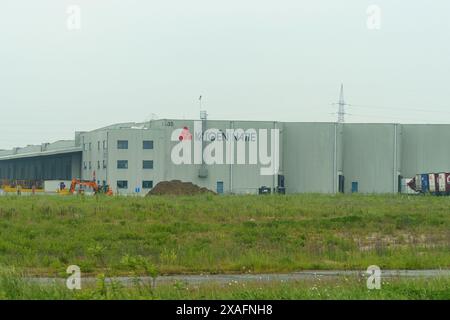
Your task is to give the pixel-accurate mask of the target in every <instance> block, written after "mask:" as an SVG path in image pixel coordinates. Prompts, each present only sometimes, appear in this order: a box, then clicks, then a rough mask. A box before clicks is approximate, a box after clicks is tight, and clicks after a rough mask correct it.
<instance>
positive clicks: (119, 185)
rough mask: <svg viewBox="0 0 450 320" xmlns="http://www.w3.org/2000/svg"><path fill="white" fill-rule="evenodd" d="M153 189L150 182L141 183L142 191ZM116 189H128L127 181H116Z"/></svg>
mask: <svg viewBox="0 0 450 320" xmlns="http://www.w3.org/2000/svg"><path fill="white" fill-rule="evenodd" d="M151 188H153V181H152V180H145V181H142V189H151ZM117 189H128V180H117Z"/></svg>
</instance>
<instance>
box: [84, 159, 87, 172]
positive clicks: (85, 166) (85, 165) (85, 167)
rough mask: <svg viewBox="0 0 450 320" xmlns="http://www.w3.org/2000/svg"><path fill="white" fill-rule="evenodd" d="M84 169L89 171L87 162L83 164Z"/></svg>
mask: <svg viewBox="0 0 450 320" xmlns="http://www.w3.org/2000/svg"><path fill="white" fill-rule="evenodd" d="M83 168H84V170H86V169H87V164H86V161H84V162H83Z"/></svg>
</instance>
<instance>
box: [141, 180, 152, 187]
mask: <svg viewBox="0 0 450 320" xmlns="http://www.w3.org/2000/svg"><path fill="white" fill-rule="evenodd" d="M151 188H153V181H142V189H151Z"/></svg>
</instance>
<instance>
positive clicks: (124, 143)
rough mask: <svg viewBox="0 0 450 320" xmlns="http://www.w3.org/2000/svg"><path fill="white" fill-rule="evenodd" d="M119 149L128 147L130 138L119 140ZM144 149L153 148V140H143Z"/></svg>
mask: <svg viewBox="0 0 450 320" xmlns="http://www.w3.org/2000/svg"><path fill="white" fill-rule="evenodd" d="M117 149H128V140H117ZM142 149H144V150H150V149H153V140H144V141H142Z"/></svg>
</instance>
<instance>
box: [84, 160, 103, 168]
mask: <svg viewBox="0 0 450 320" xmlns="http://www.w3.org/2000/svg"><path fill="white" fill-rule="evenodd" d="M88 167H89V169H92V162H91V161H88V162H86V161H84V162H83V168H84V170H87V168H88ZM100 168H103V169H106V160H103V162H102V163H100V161H97V169H100Z"/></svg>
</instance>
